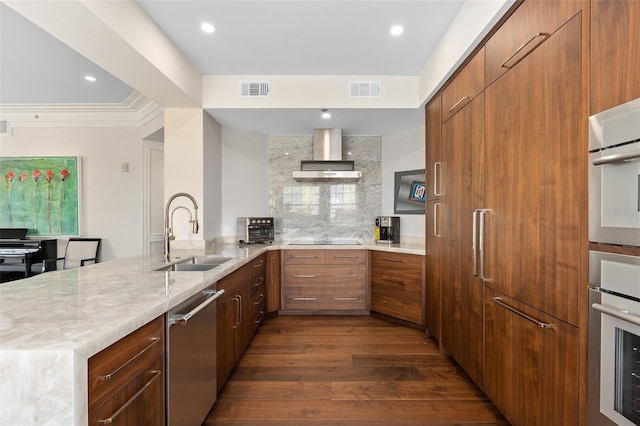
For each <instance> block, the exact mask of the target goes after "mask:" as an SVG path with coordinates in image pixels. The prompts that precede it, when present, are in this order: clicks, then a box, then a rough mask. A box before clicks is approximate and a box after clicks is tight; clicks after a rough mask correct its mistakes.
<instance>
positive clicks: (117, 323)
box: [0, 240, 425, 426]
mask: <svg viewBox="0 0 640 426" xmlns="http://www.w3.org/2000/svg"><path fill="white" fill-rule="evenodd" d="M284 249H366V250H379V251H391V252H398V253H407V254H417V255H424V254H425V249H424V242H423V241H419V240H418V241H415V242H413V241H408V242H406V243H401V244H393V245H388V244H375V243H373V242H372V243H370V244H362V245H290V244H289V243H286V242H276V243H274V244H271V245H253V246H245V247H238V245H237V244H226V245H223V246H222V247H221V248H218V249H214V250H213V251H207V252H204V251H198V250H180V251H178V250H172V258H174V257H176V258H177V257H180V258H185V257H189V256H202V255H206V256H221V257H232V258H233V259H232V260H230V261H228V262H226V263H224V264H222V265H221V266H219V267H216V268H213V269H212V270H210V271H205V272H193V271H188V272H186V271H185V272H158V271H154V269H155V268H157V267H159V266H163V264H164V262H163V260H162V254H161V253H155V254H152V255H149V256H137V257H131V258H127V259H118V260H112V261H108V262H103V263H98V264H96V265H89V266H85V267H83V268H79V269H71V270H65V271H53V272H48V273H46V274H41V275H38V276H35V277H32V278H29V279H25V280H18V281H13V282H9V283H4V284H0V425H11V426H28V425H36V424H37V425H86V424H87V360H88V359H89V358H90V357H91V356H92V355H94V354H96V353H98V352H100V351H101V350H102V349H104V348H106V347H108V346H109V345H111V344H113V343H114V342H116V341H117V340H119V339H121V338H122V337H124V336H126V335H128V334H129V333H131V332H133V331H135V330H137V329H138V328H140V327H141V326H142V325H144V324H146V323H148V322H149V321H151V320H153V319H155V318H157V317H158V316H160V315H163V314H164V313H165V312H167V311H168V310H170V309H171V308H173V307H174V306H176V305H178V304H180V303H181V302H182V301H184V300H186V299H187V298H189V297H190V296H192V295H194V294H196V293H197V292H198V291H200V290H202V289H204V288H206V287H208V286H210V285H211V284H213V283H215V282H216V281H218V280H219V279H221V278H223V277H224V276H226V275H228V274H230V273H232V272H233V271H235V270H237V269H239V268H240V267H241V266H243V265H245V264H246V263H248V262H249V261H250V260H251V259H253V258H255V257H256V256H258V255H260V254H262V253H264V252H266V251H268V250H284Z"/></svg>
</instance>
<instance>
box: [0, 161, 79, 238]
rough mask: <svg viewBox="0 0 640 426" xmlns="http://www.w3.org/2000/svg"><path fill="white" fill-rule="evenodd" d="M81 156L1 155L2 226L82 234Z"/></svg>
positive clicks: (33, 233)
mask: <svg viewBox="0 0 640 426" xmlns="http://www.w3.org/2000/svg"><path fill="white" fill-rule="evenodd" d="M81 169H82V168H81V164H80V157H0V175H1V176H2V181H1V182H0V228H28V229H29V231H28V235H30V236H36V235H47V236H49V235H79V216H80V212H79V207H80V184H81V182H82V181H81V179H80V172H81Z"/></svg>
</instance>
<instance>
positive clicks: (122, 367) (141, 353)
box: [98, 337, 160, 380]
mask: <svg viewBox="0 0 640 426" xmlns="http://www.w3.org/2000/svg"><path fill="white" fill-rule="evenodd" d="M159 341H160V338H159V337H152V338H151V344H150V345H149V346H147V347H146V348H144V349H143V350H141V351H140V352H138V353H137V354H136V355H135V356H134V357H133V358H131V359H130V360H129V361H127V362H125V363H124V364H122V365H121V366H120V367H118V368H116V369H115V371H114V372H113V373H110V374H106V375H104V376H99V377H98V380H111V379H113V377H114V376H115V375H116V374H118V373H119V372H121V371H122V370H124V369H125V368H126V367H127V366H128V365H129V364H131V363H132V362H134V361H135V360H137V359H138V358H140V357H141V356H142V355H144V354H145V353H146V352H147V351H148V350H149V349H151V348H152V347H153V345H155V344H156V343H158V342H159Z"/></svg>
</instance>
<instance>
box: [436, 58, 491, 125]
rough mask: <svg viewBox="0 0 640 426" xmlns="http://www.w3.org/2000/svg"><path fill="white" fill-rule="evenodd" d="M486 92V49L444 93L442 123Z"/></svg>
mask: <svg viewBox="0 0 640 426" xmlns="http://www.w3.org/2000/svg"><path fill="white" fill-rule="evenodd" d="M483 90H484V49H480V51H479V52H478V53H477V54H476V55H475V56H474V57H473V58H472V59H471V61H469V63H468V64H467V65H465V66H464V68H463V69H462V71H460V73H459V74H458V75H457V76H456V78H455V79H453V80H452V81H451V82H450V83H449V84H448V85H447V87H446V88H445V89H444V90H443V91H442V121H443V122H444V121H446V120H448V119H449V118H451V117H453V116H454V115H455V114H456V113H457V112H458V111H460V110H461V109H462V108H463V107H464V106H465V105H466V104H468V103H469V102H471V100H472V99H473V98H475V97H476V96H477V95H478V94H479V93H480V92H482V91H483Z"/></svg>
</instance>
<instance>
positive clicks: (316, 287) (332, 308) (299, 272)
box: [280, 249, 368, 314]
mask: <svg viewBox="0 0 640 426" xmlns="http://www.w3.org/2000/svg"><path fill="white" fill-rule="evenodd" d="M282 263H283V268H282V271H283V272H282V302H281V307H282V308H281V311H280V313H285V314H286V313H295V314H305V313H306V314H308V313H324V314H331V313H353V314H356V313H357V314H365V313H368V303H367V278H366V272H367V267H366V263H367V262H366V251H365V250H348V249H347V250H343V249H336V250H312V249H309V250H304V249H303V250H285V251H284V252H283V259H282Z"/></svg>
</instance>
